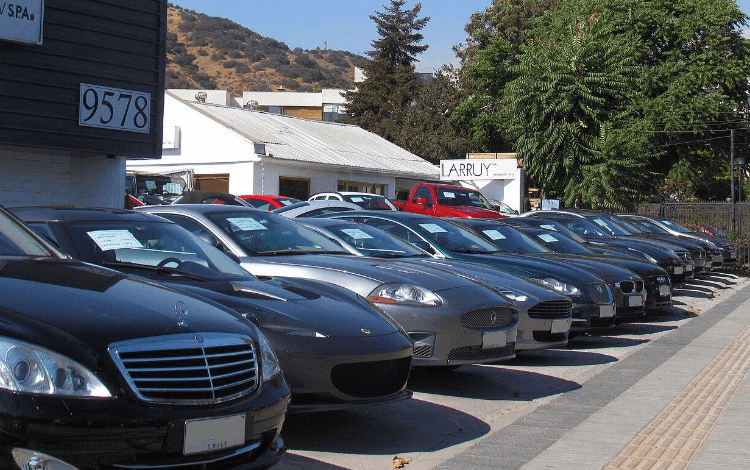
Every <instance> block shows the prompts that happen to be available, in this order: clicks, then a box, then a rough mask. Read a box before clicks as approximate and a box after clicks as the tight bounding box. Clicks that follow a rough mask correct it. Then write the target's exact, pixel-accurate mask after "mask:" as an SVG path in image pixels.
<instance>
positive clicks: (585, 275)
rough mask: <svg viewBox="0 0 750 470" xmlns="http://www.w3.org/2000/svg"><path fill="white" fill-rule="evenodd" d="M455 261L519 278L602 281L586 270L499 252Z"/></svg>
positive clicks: (578, 282) (457, 256) (461, 256)
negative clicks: (496, 270)
mask: <svg viewBox="0 0 750 470" xmlns="http://www.w3.org/2000/svg"><path fill="white" fill-rule="evenodd" d="M453 259H455V260H459V261H466V262H469V263H476V264H483V265H485V266H492V267H496V268H499V269H502V270H503V271H505V272H508V273H510V274H515V275H517V276H521V277H530V278H536V279H544V278H547V277H554V278H556V279H557V280H559V281H562V282H566V283H571V284H573V285H584V284H588V283H591V282H601V281H602V280H603V279H602V278H601V277H599V276H597V275H595V274H593V273H591V272H590V271H588V270H586V269H582V268H580V267H578V266H572V265H571V264H567V263H561V262H559V261H555V260H549V259H541V258H535V257H533V256H529V255H517V254H513V253H505V252H500V253H496V254H465V253H456V254H454V258H453Z"/></svg>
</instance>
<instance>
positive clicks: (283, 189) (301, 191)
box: [279, 176, 310, 201]
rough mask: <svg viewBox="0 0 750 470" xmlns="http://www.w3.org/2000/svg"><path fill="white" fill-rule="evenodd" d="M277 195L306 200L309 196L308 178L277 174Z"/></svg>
mask: <svg viewBox="0 0 750 470" xmlns="http://www.w3.org/2000/svg"><path fill="white" fill-rule="evenodd" d="M279 196H287V197H293V198H296V199H299V200H300V201H307V198H309V197H310V180H309V179H305V178H289V177H285V176H279Z"/></svg>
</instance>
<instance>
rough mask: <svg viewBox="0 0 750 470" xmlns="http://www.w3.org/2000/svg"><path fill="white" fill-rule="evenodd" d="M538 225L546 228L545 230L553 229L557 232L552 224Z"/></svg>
mask: <svg viewBox="0 0 750 470" xmlns="http://www.w3.org/2000/svg"><path fill="white" fill-rule="evenodd" d="M539 227H541V228H543V229H546V230H554V231H555V232H557V229H556V228H555V227H553V226H552V225H547V224H544V225H540V226H539Z"/></svg>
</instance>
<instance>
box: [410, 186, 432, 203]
mask: <svg viewBox="0 0 750 470" xmlns="http://www.w3.org/2000/svg"><path fill="white" fill-rule="evenodd" d="M420 197H423V198H426V199H427V204H432V193H430V188H427V187H425V186H420V187H419V188H417V191H416V192H415V193H414V199H412V202H414V201H416V200H417V198H420Z"/></svg>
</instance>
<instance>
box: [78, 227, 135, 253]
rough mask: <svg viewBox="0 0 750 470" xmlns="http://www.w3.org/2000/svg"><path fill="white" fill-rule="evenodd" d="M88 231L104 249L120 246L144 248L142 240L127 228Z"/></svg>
mask: <svg viewBox="0 0 750 470" xmlns="http://www.w3.org/2000/svg"><path fill="white" fill-rule="evenodd" d="M87 233H88V235H89V237H91V239H92V240H94V243H96V244H97V245H98V246H99V248H101V250H102V251H107V250H117V249H120V248H143V245H141V242H139V241H138V239H137V238H135V237H134V236H133V234H132V233H130V232H129V231H127V230H96V231H94V232H87Z"/></svg>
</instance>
